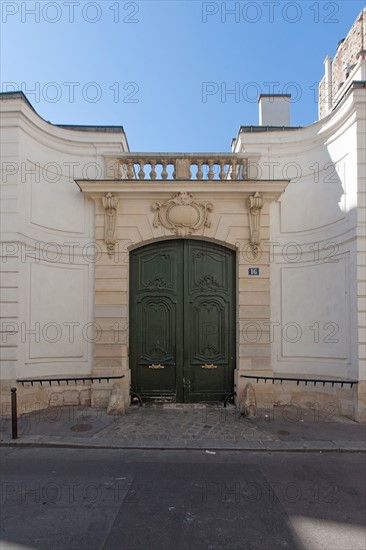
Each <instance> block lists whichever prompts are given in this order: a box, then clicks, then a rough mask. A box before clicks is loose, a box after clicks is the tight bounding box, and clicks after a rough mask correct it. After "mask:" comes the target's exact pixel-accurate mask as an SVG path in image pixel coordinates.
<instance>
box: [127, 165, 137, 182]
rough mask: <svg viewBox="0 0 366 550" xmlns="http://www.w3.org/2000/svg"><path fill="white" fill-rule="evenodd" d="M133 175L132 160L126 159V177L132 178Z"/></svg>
mask: <svg viewBox="0 0 366 550" xmlns="http://www.w3.org/2000/svg"><path fill="white" fill-rule="evenodd" d="M134 176H135V173H134V170H133V161H132V160H128V161H127V179H129V180H133V179H134Z"/></svg>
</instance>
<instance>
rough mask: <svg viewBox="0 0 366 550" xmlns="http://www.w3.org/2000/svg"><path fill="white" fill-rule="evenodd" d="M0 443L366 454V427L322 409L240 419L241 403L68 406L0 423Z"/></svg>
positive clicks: (281, 410)
mask: <svg viewBox="0 0 366 550" xmlns="http://www.w3.org/2000/svg"><path fill="white" fill-rule="evenodd" d="M0 445H6V446H18V447H20V446H26V447H68V448H70V447H71V448H79V447H85V448H96V449H99V448H104V449H105V448H110V449H175V450H177V449H186V450H188V449H192V450H198V449H200V450H207V451H208V452H215V451H219V450H231V451H232V450H252V451H254V450H255V451H314V452H340V451H347V452H365V451H366V425H365V424H358V423H357V422H354V421H352V420H349V419H347V418H344V417H339V416H336V415H334V414H331V413H328V414H327V415H325V414H324V412H323V413H319V411H316V410H310V409H306V408H300V407H294V406H290V405H289V406H285V407H273V408H272V409H271V410H259V411H258V414H257V417H256V418H245V417H243V416H241V415H240V414H239V413H238V412H237V410H236V409H235V407H234V406H232V405H228V407H227V408H226V409H224V408H223V407H222V405H221V404H218V405H211V404H210V405H204V404H198V405H194V404H192V405H179V404H176V405H174V404H169V405H145V406H144V407H138V406H135V405H134V406H131V407H130V408H129V409H128V410H127V412H126V414H125V415H124V416H121V417H115V416H109V415H107V413H106V411H105V410H101V409H92V408H90V407H80V406H64V407H54V408H50V409H44V410H41V411H36V412H33V413H29V414H25V415H22V416H21V417H19V419H18V439H16V440H13V439H12V438H11V419H10V418H2V419H1V422H0Z"/></svg>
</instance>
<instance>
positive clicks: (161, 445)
mask: <svg viewBox="0 0 366 550" xmlns="http://www.w3.org/2000/svg"><path fill="white" fill-rule="evenodd" d="M222 443H225V442H222ZM0 447H18V448H58V449H59V448H65V449H104V450H105V449H112V450H157V451H214V452H219V451H252V452H254V451H255V452H313V453H319V452H324V453H334V452H336V453H339V452H342V453H366V444H365V442H364V441H338V440H337V441H332V440H329V441H304V442H298V441H263V442H257V441H250V442H249V441H248V442H245V443H243V442H240V443H238V444H233V443H230V442H227V443H226V444H220V443H218V442H217V441H202V440H201V441H196V442H192V441H187V440H182V441H181V442H179V441H177V440H175V441H170V442H169V441H164V442H162V441H153V440H152V441H148V440H140V441H138V440H137V441H136V440H135V441H133V440H125V441H121V442H116V441H115V440H113V441H110V440H104V441H103V440H100V443H98V442H96V441H93V442H91V441H90V440H89V441H86V440H80V439H76V438H75V439H74V440H73V441H70V440H68V441H67V440H66V441H65V440H63V438H59V439H56V438H53V439H47V438H44V437H42V436H40V437H36V438H32V437H29V438H24V440H23V441H19V440H8V441H4V440H3V441H0Z"/></svg>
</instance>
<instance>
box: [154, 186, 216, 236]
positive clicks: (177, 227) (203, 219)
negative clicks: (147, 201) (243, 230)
mask: <svg viewBox="0 0 366 550" xmlns="http://www.w3.org/2000/svg"><path fill="white" fill-rule="evenodd" d="M153 209H154V210H156V215H155V219H154V223H153V225H154V227H159V225H162V226H163V227H165V228H166V229H169V231H171V232H172V233H175V234H176V235H178V236H179V237H187V236H188V235H191V234H192V233H193V232H195V231H198V230H199V229H201V227H210V226H211V222H210V221H209V219H208V216H209V212H212V210H213V205H212V203H210V202H200V203H199V202H196V201H195V200H194V199H193V196H192V194H191V193H186V192H185V191H184V192H180V193H176V194H175V195H173V197H172V198H171V199H169V200H168V201H166V202H164V203H161V202H155V203H154V204H153Z"/></svg>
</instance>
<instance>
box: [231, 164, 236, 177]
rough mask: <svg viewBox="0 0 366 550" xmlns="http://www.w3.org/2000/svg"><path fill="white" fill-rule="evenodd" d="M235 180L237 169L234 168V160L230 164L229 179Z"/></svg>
mask: <svg viewBox="0 0 366 550" xmlns="http://www.w3.org/2000/svg"><path fill="white" fill-rule="evenodd" d="M236 178H237V168H236V160H235V159H234V160H233V161H232V163H231V179H232V180H236Z"/></svg>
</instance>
